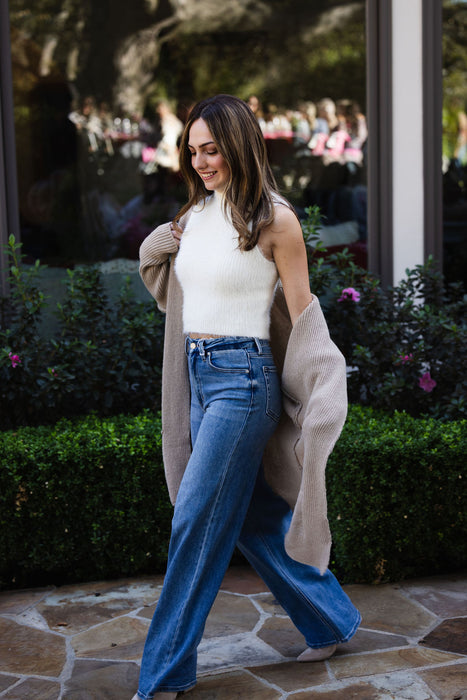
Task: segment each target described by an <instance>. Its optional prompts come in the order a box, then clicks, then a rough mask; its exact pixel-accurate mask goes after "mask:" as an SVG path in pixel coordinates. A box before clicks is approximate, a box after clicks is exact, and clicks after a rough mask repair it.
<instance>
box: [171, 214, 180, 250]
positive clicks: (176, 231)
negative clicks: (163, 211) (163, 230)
mask: <svg viewBox="0 0 467 700" xmlns="http://www.w3.org/2000/svg"><path fill="white" fill-rule="evenodd" d="M170 230H171V232H172V236H173V237H174V238H175V240H176V241H177V245H178V247H179V248H180V241H181V240H182V234H183V229H182V227H181V226H180V224H179V223H178V221H172V223H171V224H170Z"/></svg>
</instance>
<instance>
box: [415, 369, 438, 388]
mask: <svg viewBox="0 0 467 700" xmlns="http://www.w3.org/2000/svg"><path fill="white" fill-rule="evenodd" d="M418 386H419V387H420V389H423V391H428V392H430V391H433V389H434V388H435V386H436V382H435V380H434V379H432V378H431V375H430V373H429V372H425V374H422V376H421V377H420V379H419V380H418Z"/></svg>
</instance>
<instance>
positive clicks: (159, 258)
mask: <svg viewBox="0 0 467 700" xmlns="http://www.w3.org/2000/svg"><path fill="white" fill-rule="evenodd" d="M177 250H178V245H177V241H176V240H175V238H174V237H173V235H172V231H171V228H170V222H169V223H166V224H161V226H158V227H157V228H156V229H155V230H154V231H153V232H152V233H150V234H149V236H148V237H147V238H145V240H144V241H143V243H142V245H141V248H140V250H139V259H140V265H139V273H140V275H141V278H142V280H143V282H144V284H145V286H146V288H147V289H148V291H149V292H150V293H151V294H152V296H153V297H154V299H155V300H156V302H157V305H158V307H159V309H160V310H161V311H164V312H165V311H166V309H167V287H168V281H169V269H170V256H171V254H172V253H176V252H177Z"/></svg>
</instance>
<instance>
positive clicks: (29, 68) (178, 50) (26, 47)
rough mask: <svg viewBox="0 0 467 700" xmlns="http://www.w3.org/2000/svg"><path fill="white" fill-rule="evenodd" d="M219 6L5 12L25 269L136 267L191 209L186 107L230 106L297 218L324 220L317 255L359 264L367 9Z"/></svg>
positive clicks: (70, 3) (20, 5) (85, 0)
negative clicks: (315, 215) (214, 100)
mask: <svg viewBox="0 0 467 700" xmlns="http://www.w3.org/2000/svg"><path fill="white" fill-rule="evenodd" d="M205 5H206V7H204V6H205ZM220 5H221V4H220ZM220 5H219V12H218V13H216V11H215V8H214V9H213V5H212V3H210V2H209V3H205V2H204V0H196V2H195V1H194V0H191V1H189V0H185V1H184V3H170V4H169V3H165V4H161V3H153V2H147V0H135V1H134V3H132V7H131V8H129V7H128V4H125V3H123V2H121V0H114V2H113V3H112V12H111V13H109V12H107V10H106V7H107V3H102V4H97V3H93V2H91V0H81V1H80V2H77V1H75V0H67V2H65V1H64V0H47V2H46V1H45V0H38V2H37V3H34V7H33V8H32V7H31V3H26V1H25V0H11V2H10V21H11V29H12V59H13V72H14V91H15V94H14V98H15V124H16V140H17V159H18V180H19V181H18V189H19V199H20V216H21V237H22V240H23V242H24V251H25V252H26V253H27V254H28V255H29V256H30V258H31V259H33V258H41V260H43V261H44V262H46V263H48V264H49V265H52V266H53V265H60V266H61V265H67V266H70V265H73V264H75V263H79V262H83V261H105V260H111V259H114V258H127V259H136V258H137V255H138V249H139V246H140V244H141V242H142V240H143V239H144V237H145V236H146V235H147V234H148V233H149V232H150V231H151V230H152V229H153V228H154V227H155V226H156V225H158V224H159V223H160V222H161V221H165V220H167V219H168V218H170V217H172V216H173V215H174V214H175V213H176V211H177V210H178V209H179V207H180V204H181V203H182V202H183V201H184V200H185V189H184V185H183V183H182V182H181V179H180V174H179V172H178V141H179V138H180V134H181V130H182V128H183V123H184V121H185V120H186V116H187V114H188V112H189V109H190V107H191V105H192V104H193V103H194V102H195V101H197V100H198V99H200V98H202V97H205V96H207V95H209V94H214V93H216V92H230V93H233V94H236V95H239V96H240V97H243V98H244V99H245V100H247V101H248V103H249V105H250V107H251V108H252V110H253V111H254V112H255V114H256V116H257V118H258V120H259V122H260V125H261V128H262V130H263V133H264V136H265V139H266V142H267V148H268V153H269V157H270V161H271V165H272V167H273V170H274V172H275V175H276V178H277V180H278V183H279V186H280V188H281V190H282V191H283V192H284V194H285V195H286V196H287V197H288V198H289V199H290V200H291V201H292V203H293V204H294V205H295V206H296V208H297V211H298V213H299V214H300V215H302V216H303V215H304V211H305V208H306V207H308V206H310V205H313V204H318V205H319V206H320V208H321V211H322V214H323V222H324V224H325V226H324V229H323V236H327V243H328V244H329V245H333V246H334V245H336V246H340V247H341V248H342V247H344V246H350V248H351V250H352V251H353V252H354V253H355V255H356V257H357V262H360V263H361V264H364V265H365V264H366V238H367V230H366V226H367V224H366V201H367V197H366V167H365V166H366V140H367V124H366V119H365V108H364V105H365V25H364V18H365V3H364V2H354V3H348V2H339V1H338V0H322V1H321V2H319V3H309V2H308V0H306V1H305V0H298V1H297V0H295V1H294V2H292V0H286V2H279V1H276V0H273V1H272V2H271V3H268V4H265V3H263V2H260V1H259V0H252V1H251V2H250V3H249V4H248V3H247V4H246V5H248V7H246V5H245V6H244V5H243V4H242V3H232V12H231V13H230V15H229V16H228V17H226V14H225V12H224V11H223V9H222V8H221V7H220ZM208 6H209V8H210V9H209V12H208V11H207V10H208ZM107 9H108V7H107ZM104 27H105V40H104V39H103V36H104V35H103V28H104Z"/></svg>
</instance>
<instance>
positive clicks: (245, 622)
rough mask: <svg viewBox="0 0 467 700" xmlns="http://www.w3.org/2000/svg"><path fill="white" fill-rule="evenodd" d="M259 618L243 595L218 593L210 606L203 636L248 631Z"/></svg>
mask: <svg viewBox="0 0 467 700" xmlns="http://www.w3.org/2000/svg"><path fill="white" fill-rule="evenodd" d="M258 620H259V612H258V610H257V609H256V608H255V606H254V605H253V603H252V602H251V601H250V600H249V599H248V598H245V597H244V596H239V595H232V594H231V593H219V594H218V595H217V598H216V600H215V602H214V605H213V606H212V609H211V612H210V613H209V617H208V619H207V623H206V627H205V630H204V637H205V638H209V637H225V636H227V635H229V634H239V633H240V632H250V631H251V630H252V629H253V628H254V627H255V625H256V624H257V622H258Z"/></svg>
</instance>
